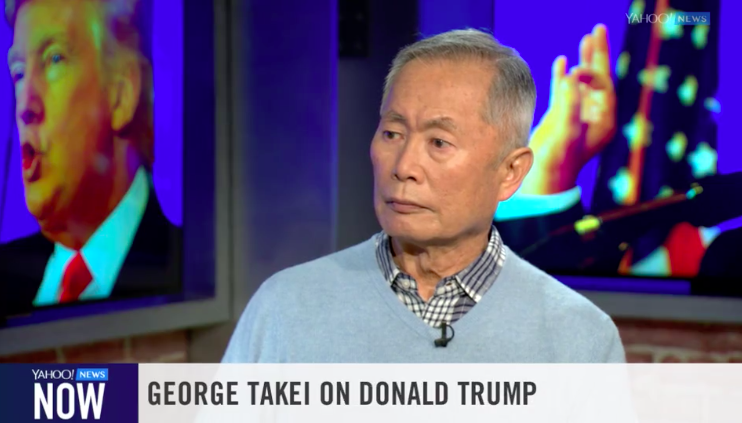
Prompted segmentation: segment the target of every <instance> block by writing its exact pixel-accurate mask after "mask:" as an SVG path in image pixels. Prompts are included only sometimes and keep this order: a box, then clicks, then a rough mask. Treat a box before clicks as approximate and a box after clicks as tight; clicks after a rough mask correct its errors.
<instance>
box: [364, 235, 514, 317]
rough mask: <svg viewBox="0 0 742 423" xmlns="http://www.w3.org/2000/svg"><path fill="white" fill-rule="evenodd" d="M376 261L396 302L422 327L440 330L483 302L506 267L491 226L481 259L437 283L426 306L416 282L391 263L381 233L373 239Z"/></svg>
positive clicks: (388, 240)
mask: <svg viewBox="0 0 742 423" xmlns="http://www.w3.org/2000/svg"><path fill="white" fill-rule="evenodd" d="M376 261H377V262H378V264H379V267H380V268H381V272H382V274H383V275H384V278H385V279H386V281H387V282H389V285H390V286H391V288H392V290H393V291H394V292H395V293H396V294H397V298H399V299H400V301H402V303H404V305H406V306H407V308H408V309H409V310H410V311H412V312H413V313H415V314H416V315H417V316H418V317H420V318H421V319H423V321H424V322H425V323H427V324H429V325H430V326H433V327H440V325H441V323H444V322H445V323H447V324H452V323H454V322H456V321H457V320H459V319H460V318H461V317H463V316H464V315H465V314H466V313H467V312H468V311H469V310H471V309H472V307H474V306H475V305H476V304H477V303H478V302H479V301H480V300H481V299H482V296H483V295H484V293H485V292H487V290H488V289H489V288H490V287H491V286H492V284H493V283H494V282H495V279H497V275H498V274H499V273H500V270H501V269H502V265H503V263H505V249H504V248H503V247H502V239H501V238H500V234H499V233H498V232H497V229H495V227H494V226H492V230H491V231H490V237H489V242H488V243H487V248H486V249H485V251H484V252H483V253H482V255H481V256H479V258H477V259H476V260H475V261H474V262H473V263H472V264H470V265H469V266H468V267H467V268H466V269H464V270H462V271H460V272H459V273H457V274H455V275H453V276H449V277H446V278H444V279H443V280H441V281H439V282H438V285H437V286H436V289H435V292H434V294H433V297H432V298H430V300H429V301H428V302H427V303H426V302H425V301H424V300H423V299H422V298H421V297H420V294H419V293H418V291H417V283H416V282H415V279H413V278H412V276H410V275H408V274H406V273H404V272H402V271H401V270H400V269H399V268H398V267H397V265H396V263H394V259H393V258H392V248H391V238H390V237H389V236H388V235H387V234H385V233H384V232H381V233H379V235H378V236H377V237H376Z"/></svg>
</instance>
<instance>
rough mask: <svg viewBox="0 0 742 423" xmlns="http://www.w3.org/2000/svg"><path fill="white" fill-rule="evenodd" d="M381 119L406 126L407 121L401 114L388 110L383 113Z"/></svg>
mask: <svg viewBox="0 0 742 423" xmlns="http://www.w3.org/2000/svg"><path fill="white" fill-rule="evenodd" d="M381 117H382V119H384V120H386V121H389V122H395V123H401V124H403V125H406V124H407V119H406V118H405V117H404V116H402V115H401V114H399V113H397V112H395V111H394V110H390V111H388V112H386V113H384V114H383V115H382V116H381Z"/></svg>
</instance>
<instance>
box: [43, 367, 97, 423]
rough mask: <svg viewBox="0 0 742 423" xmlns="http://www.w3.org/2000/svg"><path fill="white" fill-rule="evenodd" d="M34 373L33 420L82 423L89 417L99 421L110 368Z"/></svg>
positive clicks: (55, 370) (44, 370)
mask: <svg viewBox="0 0 742 423" xmlns="http://www.w3.org/2000/svg"><path fill="white" fill-rule="evenodd" d="M31 371H32V372H33V378H34V395H33V398H34V399H33V403H34V420H42V419H47V420H51V419H55V418H59V419H62V420H69V419H71V418H73V417H75V416H79V418H80V419H82V420H87V419H88V418H89V417H90V418H91V420H100V414H101V410H102V409H103V393H104V392H105V390H106V384H105V382H107V381H108V369H64V370H59V369H54V370H46V369H39V370H37V369H34V370H31ZM94 382H98V383H94ZM91 411H92V413H91ZM91 414H92V416H91Z"/></svg>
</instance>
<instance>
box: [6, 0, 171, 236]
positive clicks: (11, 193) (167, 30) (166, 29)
mask: <svg viewBox="0 0 742 423" xmlns="http://www.w3.org/2000/svg"><path fill="white" fill-rule="evenodd" d="M152 4H153V28H152V29H153V31H152V56H153V59H152V61H153V67H154V83H155V96H156V100H155V110H154V114H155V165H154V175H153V179H154V184H155V190H156V192H157V197H158V199H159V201H160V203H161V205H162V208H163V212H164V213H165V215H166V216H167V217H168V219H170V221H171V222H173V223H174V224H176V225H181V224H182V221H183V4H182V1H181V0H157V1H153V2H152ZM11 38H12V31H11V30H10V28H8V26H7V25H5V24H2V25H0V51H3V52H6V51H7V50H8V48H9V47H10V44H11V42H12V40H11ZM4 67H5V69H4V70H3V71H0V116H5V118H0V187H2V186H3V185H5V186H6V193H5V204H4V210H3V213H2V214H1V215H0V216H2V221H0V243H3V242H8V241H11V240H13V239H16V238H20V237H23V236H27V235H30V234H32V233H34V232H36V231H38V225H37V224H36V220H35V219H34V218H33V217H32V216H31V215H30V214H29V213H28V211H27V210H26V204H25V199H24V196H23V184H22V181H21V170H20V158H19V143H18V138H17V137H18V135H17V133H18V132H17V130H16V129H15V125H14V124H13V119H12V117H13V97H12V96H13V91H12V85H11V82H10V77H9V75H8V71H7V66H4ZM9 142H10V143H11V145H10V146H9V145H8V143H9ZM8 147H10V157H8ZM6 164H7V165H8V168H6ZM6 175H7V180H6ZM1 192H2V191H1V190H0V193H1ZM0 207H3V204H2V197H1V196H0Z"/></svg>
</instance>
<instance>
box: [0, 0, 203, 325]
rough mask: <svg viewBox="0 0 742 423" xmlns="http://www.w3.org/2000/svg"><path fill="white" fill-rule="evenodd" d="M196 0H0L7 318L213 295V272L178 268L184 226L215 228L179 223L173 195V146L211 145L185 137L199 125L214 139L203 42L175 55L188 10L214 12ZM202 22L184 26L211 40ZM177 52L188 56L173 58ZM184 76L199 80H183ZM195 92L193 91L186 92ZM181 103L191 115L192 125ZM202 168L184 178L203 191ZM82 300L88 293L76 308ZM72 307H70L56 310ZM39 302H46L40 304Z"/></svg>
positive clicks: (183, 214) (3, 300) (0, 175)
mask: <svg viewBox="0 0 742 423" xmlns="http://www.w3.org/2000/svg"><path fill="white" fill-rule="evenodd" d="M203 6H206V9H207V10H205V11H204V10H201V11H200V12H199V11H198V10H195V8H194V7H193V6H186V5H185V4H184V3H183V2H181V1H180V0H167V1H163V0H158V1H154V0H138V1H131V0H91V1H64V0H27V1H20V0H19V1H6V7H5V11H6V16H5V22H4V23H3V24H2V25H0V26H1V28H0V49H3V51H7V58H8V62H7V71H6V72H5V76H3V77H1V78H0V114H2V115H4V116H6V119H0V307H2V309H1V310H0V311H2V315H3V316H5V318H6V319H5V321H6V324H11V325H12V324H13V322H16V324H18V323H17V322H25V321H28V322H31V321H34V322H37V321H45V320H54V319H57V318H63V317H66V316H68V315H80V314H88V313H96V312H106V311H110V310H114V309H116V306H114V305H113V304H114V303H115V302H116V301H117V300H126V299H132V298H140V299H141V298H146V297H150V298H158V300H157V301H158V302H162V301H179V300H183V299H186V298H187V297H188V296H189V295H190V294H192V293H193V292H197V293H198V294H199V295H213V289H214V287H213V277H212V278H207V279H211V280H210V281H208V280H207V281H206V282H207V283H206V286H204V283H203V282H204V281H200V282H199V283H200V285H199V283H195V284H194V283H189V282H188V280H187V279H188V278H185V279H184V276H183V275H184V274H185V273H189V272H188V269H186V268H184V267H183V263H185V262H188V256H189V254H192V253H189V252H188V247H189V245H188V244H189V243H190V244H194V242H191V241H189V238H190V239H193V238H194V237H196V238H198V237H207V238H208V236H209V233H211V234H212V236H213V229H212V228H210V227H208V225H204V226H206V227H207V229H206V230H198V229H196V230H195V231H191V233H190V234H189V233H188V231H189V229H188V226H189V225H187V224H184V223H187V222H188V221H189V219H190V220H193V219H194V217H193V216H191V217H190V218H189V216H188V214H189V211H188V210H187V209H188V207H187V204H186V201H185V200H186V199H185V198H184V195H183V193H184V189H183V188H184V185H186V186H188V180H187V178H186V181H184V172H183V167H184V158H185V157H186V156H188V154H193V153H195V154H198V153H199V151H198V150H199V149H200V150H201V152H206V153H208V152H209V149H208V148H205V147H203V146H201V147H196V148H195V149H194V152H192V153H188V152H186V151H185V150H187V149H188V147H187V144H189V139H194V138H197V137H198V138H200V139H199V142H200V143H201V144H202V145H207V146H211V148H212V149H213V138H214V125H213V114H214V109H213V86H209V85H208V83H207V84H205V86H204V84H203V82H204V80H205V81H208V78H203V76H204V75H205V76H206V77H208V76H209V75H211V74H212V73H213V69H211V68H213V60H212V57H211V56H213V49H212V46H211V45H209V42H203V41H196V44H197V45H199V46H200V47H201V48H203V47H204V44H205V47H206V49H205V50H201V53H200V60H194V59H195V58H190V59H188V58H186V57H185V55H184V51H186V48H187V46H186V45H185V44H187V40H186V37H185V36H184V33H185V31H186V28H185V27H186V26H188V22H189V19H190V21H194V19H196V17H197V16H198V14H199V13H200V14H201V15H202V16H203V17H205V18H209V17H211V16H212V11H211V10H210V9H211V7H212V6H211V5H210V4H205V5H202V8H203ZM194 12H195V13H194ZM189 16H190V17H189ZM211 28H213V22H211V21H209V22H207V23H206V24H205V25H204V24H199V25H195V26H194V27H193V28H192V30H193V31H194V35H195V36H201V37H204V40H213V34H211V33H210V32H209V29H211ZM192 39H193V38H191V40H192ZM199 43H200V44H199ZM186 60H191V61H194V62H196V63H198V64H197V65H195V66H193V67H191V68H190V69H189V70H188V71H187V72H184V69H185V68H187V67H188V66H185V63H184V62H185V61H186ZM189 73H190V74H189ZM189 75H190V76H189ZM194 75H195V76H194ZM189 78H190V79H195V80H199V82H201V84H200V85H199V84H198V83H194V84H192V91H193V92H192V93H184V85H185V80H188V79H189ZM209 82H213V81H209ZM209 93H210V94H211V96H212V98H211V99H209V98H208V96H209ZM155 94H157V95H156V98H155ZM194 97H195V98H198V97H200V98H198V100H200V101H192V102H190V101H188V99H190V98H194ZM185 114H192V115H200V116H202V119H201V121H200V122H199V123H200V128H198V129H195V130H193V131H188V132H189V137H190V138H189V137H184V133H185V132H187V129H188V128H187V127H186V128H185V130H184V115H185ZM204 134H206V136H205V137H204ZM207 157H209V156H208V154H206V155H204V156H203V157H202V158H207ZM212 157H213V154H212ZM186 162H187V161H186ZM209 167H213V165H205V169H206V170H208V168H209ZM193 170H194V171H202V170H204V168H202V169H193ZM200 179H201V181H200V182H198V183H196V185H198V186H194V187H192V188H193V189H192V191H193V192H201V191H204V189H203V185H207V184H208V183H209V182H210V181H213V175H212V176H209V175H206V176H203V175H202V176H201V178H200ZM209 189H210V190H211V191H212V192H213V185H212V186H211V187H208V188H207V190H206V191H207V192H208V190H209ZM204 200H210V198H208V197H207V198H191V200H190V201H191V202H194V201H196V202H201V203H206V204H210V203H211V202H210V201H204ZM193 213H195V212H193ZM193 213H191V214H193ZM210 246H211V244H210V242H209V241H205V242H204V243H203V245H202V247H203V248H204V250H203V251H202V253H201V256H203V255H208V254H207V253H208V252H212V254H213V248H211V249H210ZM184 248H185V249H184ZM194 248H195V247H194V246H193V245H191V247H190V250H193V249H194ZM184 256H185V257H184ZM211 261H212V262H213V258H211ZM191 273H194V272H191ZM195 273H196V274H198V273H199V272H198V271H196V272H195ZM212 273H213V269H212ZM150 303H151V301H150ZM87 304H97V307H96V308H89V309H82V308H80V307H81V306H83V305H87ZM127 304H128V305H127V307H134V306H137V305H138V304H139V305H144V304H145V303H141V304H140V303H127ZM72 308H77V309H78V311H76V312H73V313H71V314H70V313H67V314H65V313H63V312H61V311H60V310H62V309H67V310H69V309H72ZM46 310H56V311H57V312H56V313H55V312H52V313H48V312H46ZM79 310H85V311H82V312H81V311H79ZM40 312H42V313H44V312H46V314H41V316H43V317H42V318H38V316H39V313H40ZM60 313H61V314H60ZM35 315H36V316H37V318H36V319H35V320H34V319H32V317H33V316H35ZM24 319H25V320H24ZM0 320H2V319H0Z"/></svg>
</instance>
